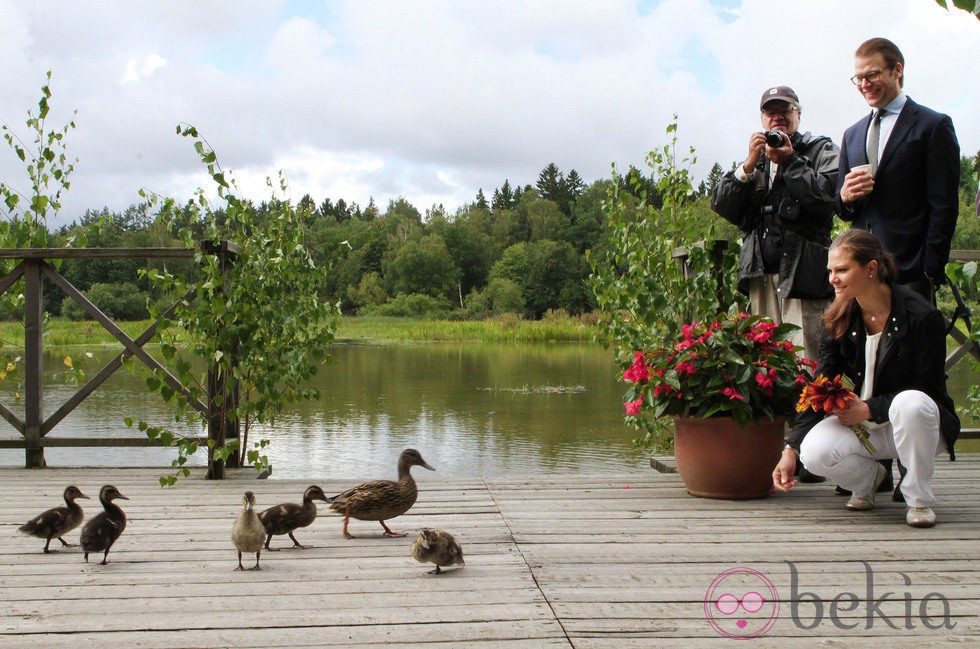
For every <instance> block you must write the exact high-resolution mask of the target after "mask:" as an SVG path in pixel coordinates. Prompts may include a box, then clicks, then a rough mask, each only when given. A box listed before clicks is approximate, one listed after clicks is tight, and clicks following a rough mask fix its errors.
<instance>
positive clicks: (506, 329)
mask: <svg viewBox="0 0 980 649" xmlns="http://www.w3.org/2000/svg"><path fill="white" fill-rule="evenodd" d="M118 324H119V327H120V328H121V329H122V330H123V331H125V332H126V334H127V335H129V336H130V337H132V338H135V337H136V336H138V335H139V334H140V333H142V332H143V331H144V330H145V329H146V328H147V326H149V321H141V322H121V323H118ZM593 332H594V328H593V326H592V325H591V324H590V323H589V322H588V321H587V320H584V319H577V318H551V319H548V320H521V319H519V318H516V317H506V316H504V317H500V318H493V319H490V320H481V321H454V320H402V319H387V318H341V320H340V322H339V323H338V327H337V332H336V337H337V340H362V341H372V340H373V341H381V340H403V341H457V342H458V341H480V342H515V343H534V342H590V341H591V340H592V335H593ZM23 340H24V326H23V325H22V324H21V323H19V322H2V323H0V344H2V346H4V347H13V348H19V347H22V346H23ZM115 343H116V339H115V338H114V337H113V336H112V334H110V333H109V332H108V331H106V330H105V329H103V328H102V327H101V326H99V325H98V324H97V323H95V322H90V321H82V322H71V321H67V320H52V321H50V322H48V323H47V325H46V326H45V333H44V345H45V347H72V346H82V347H85V346H99V345H107V344H115Z"/></svg>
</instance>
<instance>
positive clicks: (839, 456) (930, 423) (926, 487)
mask: <svg viewBox="0 0 980 649" xmlns="http://www.w3.org/2000/svg"><path fill="white" fill-rule="evenodd" d="M869 432H870V436H871V443H872V444H873V445H874V447H875V448H876V449H877V450H878V453H877V454H875V455H872V454H871V453H869V452H868V451H867V449H865V448H864V447H863V446H862V445H861V442H860V441H858V438H857V436H855V435H854V432H853V431H852V430H851V429H850V428H849V427H848V426H845V425H844V424H842V423H840V422H839V421H838V420H837V417H836V416H834V415H831V416H830V417H827V418H826V419H824V420H823V421H821V422H820V423H818V424H817V425H816V426H814V427H813V428H812V429H810V432H809V433H807V436H806V437H805V438H803V443H802V444H800V461H801V462H803V464H804V465H805V466H806V468H807V469H809V470H810V471H811V472H813V473H816V474H817V475H822V476H826V477H827V479H828V480H830V481H831V482H833V483H836V484H838V485H840V486H841V487H843V488H844V489H849V490H850V491H852V492H853V493H854V495H856V496H865V495H867V494H870V493H871V489H872V487H873V486H874V478H875V470H876V469H875V463H876V461H877V460H885V459H894V458H898V459H899V460H901V462H902V464H904V465H905V467H906V468H907V469H908V473H906V474H905V478H904V479H903V480H902V486H901V489H902V494H904V495H905V503H906V504H907V505H908V506H909V507H932V506H933V505H934V504H935V502H936V498H935V496H933V494H932V473H933V469H934V467H935V461H936V454H937V453H939V452H940V451H942V450H943V449H944V448H945V442H943V440H942V436H941V435H940V434H939V408H938V407H937V406H936V403H935V402H934V401H933V400H932V399H931V398H930V397H929V396H928V395H926V394H925V393H924V392H920V391H918V390H906V391H904V392H899V393H898V394H897V395H896V396H895V399H894V400H893V401H892V404H891V407H890V408H889V409H888V422H886V423H885V424H882V425H880V426H877V427H875V428H871V429H870V431H869Z"/></svg>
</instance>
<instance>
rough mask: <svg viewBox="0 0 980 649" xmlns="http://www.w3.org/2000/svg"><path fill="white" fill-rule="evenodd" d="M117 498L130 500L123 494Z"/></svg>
mask: <svg viewBox="0 0 980 649" xmlns="http://www.w3.org/2000/svg"><path fill="white" fill-rule="evenodd" d="M116 498H120V499H122V500H129V498H127V497H126V496H124V495H122V494H119V495H118V496H116Z"/></svg>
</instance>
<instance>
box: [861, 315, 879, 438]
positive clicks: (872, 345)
mask: <svg viewBox="0 0 980 649" xmlns="http://www.w3.org/2000/svg"><path fill="white" fill-rule="evenodd" d="M881 334H882V332H881V331H879V332H878V333H876V334H868V336H867V338H865V340H864V383H862V384H861V394H860V397H861V400H862V401H866V400H868V399H870V398H871V394H872V392H873V390H874V385H875V361H877V360H878V344H879V343H880V342H881ZM863 423H864V425H865V426H866V427H868V428H874V427H875V426H877V425H878V424H876V423H875V422H873V421H865V422H863Z"/></svg>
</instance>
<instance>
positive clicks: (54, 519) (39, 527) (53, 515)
mask: <svg viewBox="0 0 980 649" xmlns="http://www.w3.org/2000/svg"><path fill="white" fill-rule="evenodd" d="M64 497H65V505H66V507H52V508H51V509H49V510H47V511H46V512H43V513H41V514H39V515H38V516H37V517H36V518H32V519H31V520H29V521H27V522H26V523H24V524H23V525H21V526H20V527H19V528H18V530H19V531H21V532H24V533H25V534H30V535H31V536H36V537H37V538H39V539H47V540H46V541H45V543H44V553H45V554H48V553H49V552H54V550H51V549H50V548H49V547H48V546H50V545H51V539H58V540H59V541H61V545H62V546H64V547H66V548H74V547H77V546H76V545H75V544H74V543H69V542H68V541H66V540H65V539H64V538H62V537H63V536H64V535H65V534H67V533H68V532H71V531H72V530H73V529H75V528H76V527H78V526H79V525H81V524H82V517H83V516H84V514H83V512H82V506H81V505H79V504H78V503H76V502H75V499H76V498H85V499H88V496H86V495H85V494H83V493H82V491H81V489H79V488H78V487H76V486H75V485H70V486H68V487H66V488H65V495H64Z"/></svg>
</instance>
